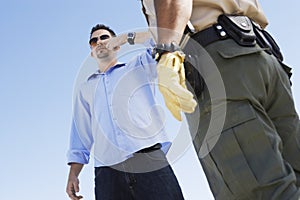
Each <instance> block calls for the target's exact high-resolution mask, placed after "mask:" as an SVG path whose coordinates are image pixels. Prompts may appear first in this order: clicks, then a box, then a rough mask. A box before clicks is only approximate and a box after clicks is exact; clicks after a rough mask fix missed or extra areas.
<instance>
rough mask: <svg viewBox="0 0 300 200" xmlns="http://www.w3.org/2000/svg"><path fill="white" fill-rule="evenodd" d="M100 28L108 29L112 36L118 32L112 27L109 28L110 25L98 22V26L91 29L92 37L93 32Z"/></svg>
mask: <svg viewBox="0 0 300 200" xmlns="http://www.w3.org/2000/svg"><path fill="white" fill-rule="evenodd" d="M99 29H104V30H107V31H108V32H110V34H111V35H112V36H116V33H115V32H114V31H113V30H112V29H111V28H109V27H108V26H106V25H104V24H97V25H96V26H94V27H93V28H92V30H91V33H90V38H91V37H92V34H93V33H94V32H95V31H97V30H99Z"/></svg>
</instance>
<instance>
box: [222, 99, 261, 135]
mask: <svg viewBox="0 0 300 200" xmlns="http://www.w3.org/2000/svg"><path fill="white" fill-rule="evenodd" d="M255 118H256V115H255V112H254V109H253V107H252V106H251V105H250V103H249V102H248V101H231V102H229V103H228V104H227V111H226V120H225V123H224V128H223V131H225V130H227V129H229V128H232V127H235V126H238V125H239V124H242V123H244V122H247V121H249V120H252V119H255Z"/></svg>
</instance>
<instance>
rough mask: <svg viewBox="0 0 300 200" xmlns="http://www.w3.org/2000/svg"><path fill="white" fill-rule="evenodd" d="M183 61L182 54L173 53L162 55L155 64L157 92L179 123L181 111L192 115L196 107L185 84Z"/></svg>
mask: <svg viewBox="0 0 300 200" xmlns="http://www.w3.org/2000/svg"><path fill="white" fill-rule="evenodd" d="M183 61H184V54H183V53H181V52H179V51H175V52H168V53H164V54H162V55H161V58H160V60H159V62H158V64H157V74H158V84H159V85H158V87H159V90H160V92H161V93H162V95H163V97H164V100H165V104H166V106H167V108H168V109H169V110H170V111H171V113H172V115H173V116H174V117H175V118H176V119H177V120H179V121H181V120H182V118H181V111H183V112H186V113H192V112H194V110H195V107H196V106H197V102H196V101H195V100H194V99H193V94H192V93H191V92H190V91H189V90H188V89H187V87H186V84H185V71H184V65H183Z"/></svg>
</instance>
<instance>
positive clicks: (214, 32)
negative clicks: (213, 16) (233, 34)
mask: <svg viewBox="0 0 300 200" xmlns="http://www.w3.org/2000/svg"><path fill="white" fill-rule="evenodd" d="M218 28H219V29H218ZM220 28H221V27H220V26H218V25H213V26H211V27H209V28H207V29H204V30H202V31H199V32H197V33H195V34H193V35H192V36H191V38H193V39H194V40H196V41H197V42H198V43H199V44H201V46H203V47H205V46H207V45H209V44H211V43H213V42H216V41H218V40H224V39H227V38H228V35H227V34H226V32H222V30H221V29H220Z"/></svg>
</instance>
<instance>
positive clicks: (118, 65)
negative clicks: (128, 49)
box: [87, 62, 126, 81]
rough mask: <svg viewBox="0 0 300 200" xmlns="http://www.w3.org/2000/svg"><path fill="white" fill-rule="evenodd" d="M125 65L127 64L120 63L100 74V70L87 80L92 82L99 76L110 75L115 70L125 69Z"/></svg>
mask: <svg viewBox="0 0 300 200" xmlns="http://www.w3.org/2000/svg"><path fill="white" fill-rule="evenodd" d="M125 65H126V64H125V63H120V62H118V63H117V64H116V65H115V66H113V67H111V68H109V69H108V70H107V71H106V72H100V71H99V70H97V71H96V72H94V73H93V74H91V75H90V76H89V77H88V78H87V80H88V81H89V80H91V79H93V78H96V77H97V76H98V75H101V74H107V73H110V72H111V71H113V70H114V69H117V68H119V67H123V66H125Z"/></svg>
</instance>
